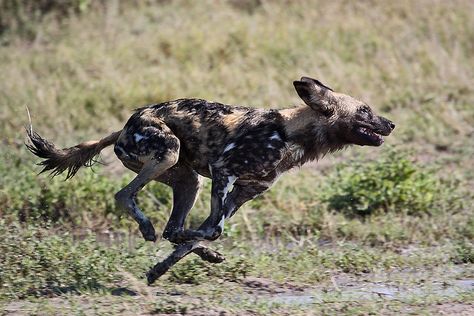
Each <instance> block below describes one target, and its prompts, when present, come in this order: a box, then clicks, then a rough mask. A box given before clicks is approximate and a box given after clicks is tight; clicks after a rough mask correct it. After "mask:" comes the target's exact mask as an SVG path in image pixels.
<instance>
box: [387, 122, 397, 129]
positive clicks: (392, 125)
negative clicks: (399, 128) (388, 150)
mask: <svg viewBox="0 0 474 316" xmlns="http://www.w3.org/2000/svg"><path fill="white" fill-rule="evenodd" d="M388 124H389V125H390V128H391V129H392V130H393V129H395V124H393V122H390V123H388Z"/></svg>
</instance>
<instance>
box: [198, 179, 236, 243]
mask: <svg viewBox="0 0 474 316" xmlns="http://www.w3.org/2000/svg"><path fill="white" fill-rule="evenodd" d="M236 180H237V177H235V176H233V175H228V174H224V175H217V174H214V175H213V178H212V189H211V214H209V217H208V218H207V219H206V220H205V221H204V223H203V224H202V225H201V226H200V227H199V229H198V230H197V231H198V232H200V233H201V234H202V235H203V238H204V239H207V240H216V239H217V238H219V236H220V235H221V234H222V231H223V230H224V220H225V219H226V212H225V209H224V205H225V203H226V200H227V198H228V196H229V193H230V191H231V189H232V188H233V185H234V183H235V181H236Z"/></svg>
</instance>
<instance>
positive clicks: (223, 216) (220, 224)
mask: <svg viewBox="0 0 474 316" xmlns="http://www.w3.org/2000/svg"><path fill="white" fill-rule="evenodd" d="M224 220H225V215H222V218H221V220H220V221H219V224H217V225H219V227H220V228H221V231H224Z"/></svg>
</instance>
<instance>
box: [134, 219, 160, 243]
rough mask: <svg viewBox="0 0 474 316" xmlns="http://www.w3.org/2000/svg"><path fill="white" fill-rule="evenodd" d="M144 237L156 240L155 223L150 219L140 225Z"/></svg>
mask: <svg viewBox="0 0 474 316" xmlns="http://www.w3.org/2000/svg"><path fill="white" fill-rule="evenodd" d="M138 228H139V229H140V232H141V233H142V236H143V238H144V239H145V240H146V241H153V242H155V241H156V233H155V228H154V227H153V224H152V223H151V222H150V221H146V222H144V223H142V224H140V225H139V226H138Z"/></svg>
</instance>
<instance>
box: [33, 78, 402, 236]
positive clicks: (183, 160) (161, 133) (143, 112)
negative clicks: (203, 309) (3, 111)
mask: <svg viewBox="0 0 474 316" xmlns="http://www.w3.org/2000/svg"><path fill="white" fill-rule="evenodd" d="M293 85H294V87H295V89H296V92H297V93H298V95H299V96H300V98H301V99H302V100H303V101H304V103H305V104H304V105H301V106H296V107H293V108H287V109H282V110H276V109H255V108H250V107H241V106H230V105H225V104H221V103H216V102H210V101H206V100H200V99H179V100H175V101H169V102H165V103H159V104H152V105H148V106H145V107H142V108H139V109H137V110H135V112H134V114H133V115H132V116H131V117H130V119H129V120H128V122H127V123H126V124H125V127H124V128H123V129H122V130H120V131H118V132H114V133H112V134H110V135H109V136H107V137H105V138H103V139H101V140H98V141H88V142H84V143H81V144H79V145H76V146H74V147H70V148H65V149H58V148H56V147H55V146H54V145H53V144H52V143H50V142H49V141H47V140H46V139H44V138H42V137H41V136H40V135H38V134H37V133H36V132H34V131H33V130H32V129H31V128H30V129H29V130H28V137H29V139H30V141H31V144H29V145H27V146H28V149H29V150H30V151H31V152H32V153H33V154H35V155H36V156H38V157H40V158H42V159H43V161H42V162H40V165H42V166H43V167H44V168H43V170H42V172H43V171H51V172H52V175H53V176H55V175H58V174H60V173H62V172H64V171H67V179H69V178H71V177H73V176H74V175H75V174H76V172H77V171H78V169H79V168H81V167H83V166H90V165H91V164H92V163H93V162H94V157H95V156H96V155H98V154H99V153H100V151H101V150H102V149H103V148H105V147H107V146H110V145H114V146H115V147H114V151H115V154H116V155H117V157H118V158H119V159H120V160H121V161H122V163H123V165H124V166H125V167H127V168H128V169H130V170H133V171H134V172H136V173H137V176H136V177H135V178H134V179H133V180H132V181H131V182H130V183H129V184H128V185H127V186H125V187H124V188H123V189H122V190H120V191H119V192H118V193H117V194H116V195H115V199H116V201H117V205H118V207H120V208H121V209H123V210H125V211H127V212H128V213H130V215H131V216H132V217H133V218H134V219H135V221H136V222H137V223H138V225H139V229H140V231H141V233H142V235H143V238H145V240H149V241H156V233H155V229H154V227H153V224H152V223H151V222H150V220H149V219H148V218H147V217H146V216H145V215H144V214H143V213H142V211H141V210H140V209H139V208H138V206H137V204H136V201H135V199H136V195H137V193H138V192H139V191H140V190H141V189H142V188H143V187H144V186H145V185H146V184H147V183H149V182H150V181H153V180H155V181H159V182H162V183H165V184H167V185H168V186H170V187H171V189H172V190H173V209H172V211H171V216H170V218H169V221H168V223H167V225H166V227H165V230H164V232H163V237H164V238H165V239H168V240H169V241H171V242H172V243H175V244H181V243H185V242H188V241H195V240H215V239H217V238H218V237H219V236H220V235H221V233H222V231H223V229H224V221H225V220H226V219H228V218H230V217H232V215H234V214H235V212H236V211H237V210H238V209H239V207H240V206H242V204H244V203H245V202H247V201H249V200H251V199H253V198H255V197H256V196H258V195H260V194H262V193H263V192H265V191H266V190H267V189H268V188H270V187H271V186H272V184H273V183H274V182H275V181H276V180H277V179H278V177H279V176H280V175H281V174H282V173H284V172H285V171H287V170H289V169H291V168H294V167H296V166H301V165H303V164H304V163H306V162H308V161H312V160H315V159H319V158H321V157H323V156H324V155H326V154H327V153H331V152H334V151H337V150H341V149H343V148H345V147H347V146H350V145H359V146H380V145H382V143H383V137H382V136H388V135H389V134H390V133H391V132H392V131H393V129H394V128H395V125H394V124H393V123H392V122H391V121H390V120H388V119H386V118H384V117H381V116H377V115H375V114H374V112H373V111H372V110H371V108H370V107H369V106H368V105H367V104H366V103H364V102H361V101H359V100H356V99H354V98H352V97H350V96H348V95H345V94H342V93H337V92H334V91H333V90H332V89H331V88H329V87H327V86H326V85H324V84H322V83H321V82H319V81H318V80H316V79H312V78H308V77H303V78H301V79H300V80H298V81H294V82H293ZM202 177H207V178H210V179H212V189H211V190H212V192H211V212H210V215H209V217H208V218H207V219H206V220H205V221H204V222H203V223H202V225H201V226H200V227H199V228H197V229H196V230H188V229H184V222H185V219H186V216H187V215H188V213H189V211H190V210H191V208H192V207H193V205H194V202H195V200H196V197H197V195H198V192H199V189H200V186H201V178H202Z"/></svg>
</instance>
